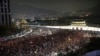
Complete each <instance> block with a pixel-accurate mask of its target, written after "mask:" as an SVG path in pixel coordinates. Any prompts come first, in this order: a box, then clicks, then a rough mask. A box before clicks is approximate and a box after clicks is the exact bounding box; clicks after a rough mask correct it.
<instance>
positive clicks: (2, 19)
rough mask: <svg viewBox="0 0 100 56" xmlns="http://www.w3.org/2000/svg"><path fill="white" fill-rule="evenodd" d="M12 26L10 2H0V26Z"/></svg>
mask: <svg viewBox="0 0 100 56" xmlns="http://www.w3.org/2000/svg"><path fill="white" fill-rule="evenodd" d="M9 25H11V13H10V1H9V0H0V26H9Z"/></svg>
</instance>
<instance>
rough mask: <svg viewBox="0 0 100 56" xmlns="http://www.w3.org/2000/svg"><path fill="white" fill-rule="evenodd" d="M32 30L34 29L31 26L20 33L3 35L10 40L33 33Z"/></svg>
mask: <svg viewBox="0 0 100 56" xmlns="http://www.w3.org/2000/svg"><path fill="white" fill-rule="evenodd" d="M31 32H32V29H31V28H29V29H28V30H24V31H22V32H20V33H17V34H15V35H10V36H6V37H3V39H4V40H9V39H14V38H20V37H23V36H25V35H27V34H29V33H31Z"/></svg>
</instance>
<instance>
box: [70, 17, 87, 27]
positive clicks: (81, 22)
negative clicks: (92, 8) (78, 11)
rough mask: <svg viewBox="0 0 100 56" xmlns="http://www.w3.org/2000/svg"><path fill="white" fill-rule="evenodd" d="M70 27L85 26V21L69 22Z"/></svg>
mask: <svg viewBox="0 0 100 56" xmlns="http://www.w3.org/2000/svg"><path fill="white" fill-rule="evenodd" d="M71 25H72V26H86V21H85V20H77V19H76V20H73V21H72V22H71Z"/></svg>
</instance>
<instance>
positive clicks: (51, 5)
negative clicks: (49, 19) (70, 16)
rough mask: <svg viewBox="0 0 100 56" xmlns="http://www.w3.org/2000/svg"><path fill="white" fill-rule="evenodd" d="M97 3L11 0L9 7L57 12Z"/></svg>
mask: <svg viewBox="0 0 100 56" xmlns="http://www.w3.org/2000/svg"><path fill="white" fill-rule="evenodd" d="M98 4H99V0H11V8H12V9H13V10H14V9H15V10H17V11H19V10H20V11H21V9H26V8H30V9H31V8H33V7H35V8H42V9H46V10H54V11H58V12H68V11H69V12H71V11H78V10H87V9H91V8H93V7H95V6H96V5H98ZM18 6H19V7H18ZM17 7H18V8H17ZM22 11H23V10H22Z"/></svg>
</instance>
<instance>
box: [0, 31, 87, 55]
mask: <svg viewBox="0 0 100 56" xmlns="http://www.w3.org/2000/svg"><path fill="white" fill-rule="evenodd" d="M33 33H34V32H33ZM33 33H31V34H28V35H27V36H24V37H22V38H15V39H9V40H6V41H2V42H0V55H1V56H57V55H59V53H63V54H65V55H67V54H68V53H75V52H76V51H77V50H79V49H80V48H82V46H84V45H85V44H86V42H85V41H86V40H87V38H84V37H83V35H84V33H83V32H81V31H70V30H59V31H57V32H55V33H53V34H51V35H45V36H44V35H34V34H33Z"/></svg>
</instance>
